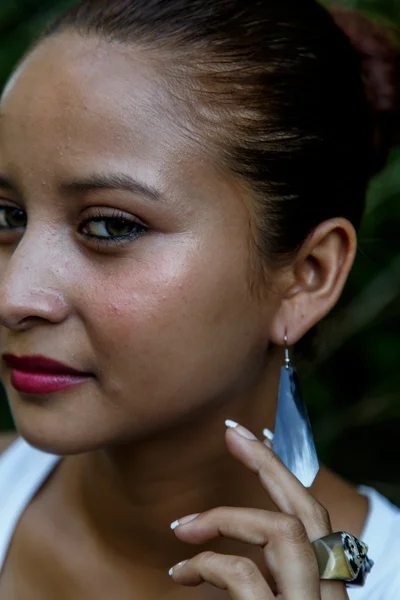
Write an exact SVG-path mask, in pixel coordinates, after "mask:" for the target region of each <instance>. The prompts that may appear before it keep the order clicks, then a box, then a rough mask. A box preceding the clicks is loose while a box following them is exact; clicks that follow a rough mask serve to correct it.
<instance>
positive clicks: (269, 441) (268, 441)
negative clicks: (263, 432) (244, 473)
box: [263, 438, 273, 450]
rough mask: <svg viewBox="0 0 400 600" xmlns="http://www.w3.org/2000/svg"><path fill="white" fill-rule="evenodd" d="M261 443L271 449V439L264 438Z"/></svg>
mask: <svg viewBox="0 0 400 600" xmlns="http://www.w3.org/2000/svg"><path fill="white" fill-rule="evenodd" d="M263 444H264V446H267V448H269V449H270V450H272V446H273V441H272V440H269V439H268V438H265V439H264V440H263Z"/></svg>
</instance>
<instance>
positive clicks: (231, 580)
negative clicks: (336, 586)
mask: <svg viewBox="0 0 400 600" xmlns="http://www.w3.org/2000/svg"><path fill="white" fill-rule="evenodd" d="M170 575H171V576H172V578H173V579H174V581H176V582H177V583H180V584H181V585H187V586H196V585H200V584H201V583H204V582H207V583H210V584H211V585H213V586H215V587H217V588H219V589H220V590H226V591H228V592H229V595H230V597H231V598H232V600H275V596H274V594H273V593H272V591H271V588H270V587H269V586H268V584H267V582H266V581H265V579H264V577H263V576H262V575H261V573H260V571H259V569H258V568H257V566H256V565H255V564H254V563H253V561H251V560H250V559H248V558H244V557H242V556H230V555H226V554H217V553H215V552H202V553H201V554H198V555H197V556H195V557H193V558H191V559H190V560H188V561H184V562H183V563H179V564H178V565H175V567H173V568H172V569H171V571H170ZM307 600H312V599H311V598H310V599H308V598H307Z"/></svg>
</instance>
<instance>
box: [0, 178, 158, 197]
mask: <svg viewBox="0 0 400 600" xmlns="http://www.w3.org/2000/svg"><path fill="white" fill-rule="evenodd" d="M0 182H1V179H0ZM61 189H62V191H64V192H78V193H85V192H91V191H94V190H127V191H128V192H132V193H133V194H141V195H144V196H148V197H149V198H150V199H151V200H156V201H157V202H159V201H163V200H164V201H165V200H166V198H165V197H164V196H163V195H162V194H161V192H159V191H158V190H157V189H156V188H154V187H153V186H151V185H147V184H144V183H141V182H140V181H137V180H136V179H134V178H133V177H131V176H130V175H128V174H126V173H103V174H94V175H89V176H88V177H84V178H82V179H77V180H75V181H71V182H68V183H63V184H62V185H61Z"/></svg>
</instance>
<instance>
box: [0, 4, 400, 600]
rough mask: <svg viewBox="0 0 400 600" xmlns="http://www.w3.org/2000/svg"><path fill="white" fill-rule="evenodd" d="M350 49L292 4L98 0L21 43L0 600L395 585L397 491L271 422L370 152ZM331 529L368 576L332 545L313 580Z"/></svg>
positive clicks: (338, 270)
mask: <svg viewBox="0 0 400 600" xmlns="http://www.w3.org/2000/svg"><path fill="white" fill-rule="evenodd" d="M359 67H360V65H359V59H358V58H357V55H356V53H355V52H354V49H353V48H352V46H351V44H350V42H349V40H348V39H347V37H346V36H345V35H344V34H343V33H342V32H341V30H340V29H339V28H338V27H337V25H335V23H334V21H333V19H332V17H331V16H330V15H329V14H328V13H327V12H326V11H325V10H324V9H323V8H322V7H321V6H319V5H318V4H316V3H314V2H312V1H306V2H301V3H300V2H298V0H281V2H279V3H272V2H264V0H263V1H261V0H260V1H255V2H252V3H249V2H245V1H244V0H230V1H229V2H226V1H225V0H201V1H195V0H193V1H191V2H188V3H186V2H182V1H180V0H169V1H168V2H167V1H165V0H152V1H151V2H149V1H148V0H146V1H145V0H129V1H128V0H115V1H114V2H112V3H111V2H109V1H107V0H92V1H91V0H87V1H84V2H83V3H82V4H81V5H79V6H78V7H77V8H75V9H72V10H71V11H70V12H69V13H68V14H67V15H65V16H64V17H62V18H61V19H60V20H59V21H58V22H57V23H56V24H55V25H54V27H53V28H52V29H51V30H50V31H49V32H48V33H47V34H46V35H45V36H44V37H43V38H42V39H41V40H40V41H39V42H38V43H37V44H36V45H35V47H34V48H33V49H32V50H31V51H30V52H29V54H28V55H27V56H26V57H25V59H24V60H23V62H22V63H21V64H20V66H19V68H18V69H17V70H16V72H15V74H14V76H13V77H12V79H11V80H10V82H9V83H8V85H7V87H6V90H5V91H4V94H3V97H2V101H1V106H0V114H1V117H0V185H1V198H2V199H1V209H0V224H1V230H0V236H1V237H0V242H1V245H0V274H1V289H0V323H1V328H0V347H1V351H2V379H3V381H4V384H5V387H6V390H7V393H8V396H9V400H10V404H11V408H12V412H13V415H14V419H15V422H16V425H17V428H18V431H19V433H20V435H21V436H22V438H23V439H22V438H20V439H19V440H18V441H17V442H15V443H14V444H13V445H12V446H11V447H10V448H9V449H8V450H7V451H6V453H5V454H4V455H3V458H2V462H1V463H0V482H1V494H0V499H1V505H0V515H1V517H0V518H1V527H0V529H1V531H2V534H1V535H2V537H1V538H0V549H1V552H2V554H0V562H1V564H2V572H1V578H0V597H1V598H7V600H14V599H16V598H24V600H25V599H31V598H32V599H36V598H40V599H41V600H49V599H54V598H57V599H60V600H62V599H64V598H65V599H71V598H74V600H80V599H83V598H84V599H85V600H88V599H91V598H96V599H97V600H101V599H102V598H111V597H112V598H118V599H120V600H125V599H128V598H129V599H130V598H135V597H137V598H143V599H146V600H153V599H156V598H157V599H159V598H173V599H177V600H178V599H182V600H183V599H186V598H187V599H188V600H189V599H192V600H200V599H203V598H204V599H205V598H206V599H207V600H213V599H214V598H215V599H218V598H221V599H222V598H233V599H235V600H239V599H240V600H250V599H251V600H255V599H256V598H257V600H258V599H260V600H271V599H272V598H277V597H278V598H282V599H284V600H319V599H320V598H322V599H323V600H343V599H345V598H347V597H348V596H347V592H348V593H349V597H350V598H352V599H353V598H354V599H357V598H362V599H367V598H368V600H378V599H383V598H385V600H392V599H393V600H394V599H395V598H398V589H400V580H399V575H398V558H396V556H398V550H399V542H398V538H396V528H397V533H398V532H399V527H400V525H399V523H400V517H399V514H398V511H397V510H396V509H395V508H394V507H392V506H391V505H389V503H387V501H385V499H384V498H382V497H381V496H380V495H379V494H377V493H376V492H374V491H373V490H357V489H355V488H353V487H352V486H351V485H350V484H348V483H346V482H344V481H342V480H341V479H340V478H339V477H338V476H337V475H335V474H333V473H331V472H330V471H329V470H328V469H326V468H325V467H323V466H321V468H320V470H319V472H318V475H317V477H316V479H315V481H314V483H313V484H312V486H311V488H310V489H308V488H306V487H305V486H303V485H302V483H301V482H300V481H299V480H298V479H297V478H296V477H295V476H294V475H293V474H292V473H290V471H289V470H288V469H287V468H286V466H285V465H284V464H283V463H282V462H281V461H280V460H279V458H277V456H276V454H275V453H274V451H273V449H271V444H270V443H269V442H268V441H266V442H265V443H262V441H261V440H260V436H261V432H262V431H263V429H264V428H268V429H269V430H271V429H272V430H273V429H274V426H275V417H276V396H277V390H278V384H279V378H280V369H281V366H282V365H283V364H284V346H285V339H287V343H288V344H289V345H294V344H296V343H297V342H298V341H299V340H300V339H301V338H302V337H303V336H304V335H305V334H306V333H307V332H308V331H309V330H310V329H311V328H312V327H313V326H314V325H315V324H316V323H317V322H318V321H319V320H320V319H322V318H323V317H324V316H325V315H326V314H327V313H328V312H329V311H330V310H331V309H332V308H333V306H334V305H335V303H336V301H337V299H338V297H339V296H340V294H341V291H342V289H343V286H344V284H345V281H346V279H347V276H348V274H349V271H350V269H351V266H352V263H353V259H354V255H355V252H356V229H357V227H358V225H359V222H360V219H361V214H362V208H363V204H364V197H365V189H366V185H367V182H368V179H369V177H370V176H371V174H372V173H373V172H374V171H375V170H376V168H377V162H376V161H377V157H378V159H379V161H381V157H382V152H381V150H382V148H381V146H379V147H378V146H377V141H378V139H380V138H378V137H377V136H376V129H375V127H374V123H375V122H374V118H373V117H372V114H371V109H370V106H369V104H368V102H367V97H366V93H365V90H364V87H363V84H362V78H361V75H360V71H359ZM354 156H358V157H359V163H356V162H355V161H354ZM52 361H57V362H56V363H54V362H52ZM60 362H61V363H62V364H61V365H60V364H59V363H60ZM224 422H225V425H226V426H225V425H224ZM238 423H240V425H238ZM224 431H225V436H224ZM267 433H268V432H267ZM254 434H256V435H254ZM289 437H290V436H288V439H287V443H288V444H289V443H290V439H289ZM24 440H26V441H24ZM26 442H28V443H26ZM59 457H63V459H62V460H60V458H59ZM255 474H256V475H258V477H257V476H255ZM314 475H315V474H314ZM185 515H186V516H189V517H190V518H188V519H183V517H184V516H185ZM378 522H379V528H380V529H379V535H377V534H376V532H374V528H375V529H376V527H377V523H378ZM171 529H172V530H171ZM337 531H344V532H347V533H349V534H351V535H353V536H355V537H356V538H361V540H363V541H364V542H366V543H367V544H368V543H369V545H370V546H371V547H370V549H369V556H370V558H371V559H372V560H374V561H375V565H374V567H373V569H372V571H371V573H370V574H369V575H368V578H367V582H366V584H365V586H364V587H359V588H350V587H349V588H348V590H347V589H346V587H345V583H344V582H343V580H342V579H343V578H342V579H340V578H338V576H337V573H338V571H337V569H338V564H337V559H336V558H335V557H333V558H332V561H333V567H334V568H333V569H332V573H330V574H327V575H326V576H327V577H328V578H327V579H321V577H323V576H324V573H323V572H321V564H320V562H319V561H320V560H321V551H320V550H318V549H317V545H318V540H321V539H322V540H323V542H322V543H325V542H324V540H326V539H327V538H326V536H329V535H330V534H331V533H332V532H337ZM315 542H317V544H316V543H315ZM319 543H321V542H319ZM188 544H195V545H196V546H194V547H193V548H191V547H190V546H188ZM339 546H340V544H339ZM339 550H340V551H341V554H340V560H345V559H346V560H348V557H347V558H346V556H347V555H346V554H345V551H344V547H340V548H339ZM396 551H397V555H396ZM360 552H361V551H360ZM355 558H356V559H357V560H358V559H359V558H360V556H358V558H357V556H356V557H355ZM185 561H186V562H185ZM335 561H336V562H335ZM363 564H366V563H363ZM357 569H358V568H357ZM200 584H203V585H200Z"/></svg>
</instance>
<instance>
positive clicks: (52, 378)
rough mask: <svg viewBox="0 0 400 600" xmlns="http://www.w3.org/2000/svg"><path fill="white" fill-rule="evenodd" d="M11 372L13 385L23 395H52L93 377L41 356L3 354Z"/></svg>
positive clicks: (90, 374)
mask: <svg viewBox="0 0 400 600" xmlns="http://www.w3.org/2000/svg"><path fill="white" fill-rule="evenodd" d="M2 358H3V361H4V362H5V363H7V364H8V365H9V366H10V367H12V370H11V384H12V385H13V386H14V388H15V389H16V390H17V391H19V392H21V393H23V394H50V393H53V392H58V391H60V390H62V389H65V388H67V387H70V386H72V385H77V384H79V383H83V382H85V381H87V380H88V379H89V378H91V377H93V374H92V373H84V372H82V371H77V370H76V369H73V368H72V367H70V366H68V365H64V364H63V363H60V362H58V361H55V360H52V359H50V358H46V357H45V356H41V355H34V356H20V357H18V356H14V355H13V354H3V357H2Z"/></svg>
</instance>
